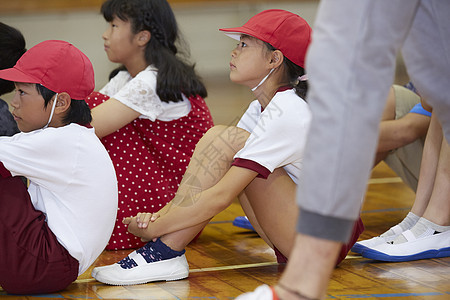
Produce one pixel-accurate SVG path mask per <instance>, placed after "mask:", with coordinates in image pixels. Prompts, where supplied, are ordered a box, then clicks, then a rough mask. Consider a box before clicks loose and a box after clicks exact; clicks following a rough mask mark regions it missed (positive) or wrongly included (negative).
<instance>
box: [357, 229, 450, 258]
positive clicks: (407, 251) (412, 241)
mask: <svg viewBox="0 0 450 300" xmlns="http://www.w3.org/2000/svg"><path fill="white" fill-rule="evenodd" d="M403 236H404V237H405V238H406V239H407V240H408V241H407V242H405V243H401V244H391V243H384V244H381V245H378V246H374V247H372V248H371V249H369V248H367V249H365V250H364V251H363V252H362V256H363V257H366V258H370V259H375V260H380V261H389V262H400V261H412V260H418V259H428V258H439V257H448V256H450V230H447V231H445V232H441V233H437V232H436V233H435V234H433V235H430V236H426V237H423V238H417V239H416V238H415V237H414V234H413V233H412V232H411V231H410V230H407V231H405V232H404V233H403Z"/></svg>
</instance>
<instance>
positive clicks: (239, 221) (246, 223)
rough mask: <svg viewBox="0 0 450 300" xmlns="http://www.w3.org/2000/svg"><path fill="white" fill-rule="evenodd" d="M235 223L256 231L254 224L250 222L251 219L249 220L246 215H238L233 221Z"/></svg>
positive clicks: (237, 225)
mask: <svg viewBox="0 0 450 300" xmlns="http://www.w3.org/2000/svg"><path fill="white" fill-rule="evenodd" d="M233 225H234V226H236V227H240V228H245V229H249V230H253V231H255V228H253V226H252V224H251V223H250V221H249V220H248V218H247V217H246V216H244V217H236V219H234V221H233Z"/></svg>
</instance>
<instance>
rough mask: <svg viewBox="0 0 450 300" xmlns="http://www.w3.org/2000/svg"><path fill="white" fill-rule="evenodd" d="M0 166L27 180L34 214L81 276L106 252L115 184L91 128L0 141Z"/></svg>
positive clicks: (113, 216)
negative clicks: (42, 217)
mask: <svg viewBox="0 0 450 300" xmlns="http://www.w3.org/2000/svg"><path fill="white" fill-rule="evenodd" d="M0 161H1V162H2V163H3V165H4V166H5V168H6V169H8V170H9V171H10V172H11V174H12V175H13V176H25V177H27V178H28V179H29V180H30V185H29V188H28V193H29V194H30V197H31V201H32V204H33V206H34V208H35V209H36V210H39V211H42V212H43V213H44V214H45V216H46V221H47V223H48V226H49V228H50V229H51V231H52V232H53V233H54V234H55V236H56V237H57V239H58V241H59V243H60V244H61V245H62V246H64V247H65V248H66V249H67V251H68V252H69V253H70V255H71V256H72V257H74V258H75V259H77V260H78V262H79V274H82V273H83V272H84V271H86V270H87V268H88V267H89V266H90V265H91V264H92V263H93V262H94V261H95V259H96V258H97V257H98V256H99V255H100V254H101V252H102V251H103V250H104V249H105V247H106V244H107V243H108V241H109V238H110V236H111V233H112V231H113V228H114V224H115V220H116V213H117V197H118V191H117V179H116V173H115V171H114V167H113V164H112V162H111V159H110V158H109V155H108V153H107V152H106V150H105V148H104V147H103V145H102V144H101V142H100V140H99V139H98V138H97V136H96V135H95V132H94V129H93V128H86V127H83V126H80V125H77V124H70V125H66V126H63V127H59V128H53V127H49V128H46V129H40V130H35V131H32V132H28V133H18V134H16V135H14V136H12V137H0Z"/></svg>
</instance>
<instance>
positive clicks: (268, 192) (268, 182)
mask: <svg viewBox="0 0 450 300" xmlns="http://www.w3.org/2000/svg"><path fill="white" fill-rule="evenodd" d="M295 191H296V185H295V183H294V182H293V181H292V179H291V178H290V177H289V175H287V173H286V171H284V169H283V168H279V169H276V170H274V172H273V173H272V174H271V175H269V177H268V178H267V179H263V178H255V179H254V180H253V181H252V183H250V184H249V185H248V186H247V188H246V189H245V195H246V196H247V198H248V203H249V206H248V207H244V210H245V213H246V214H247V216H250V217H253V216H255V217H256V220H257V223H255V224H259V226H260V228H261V230H262V236H265V237H266V238H267V239H268V241H269V245H271V246H272V245H273V246H275V247H276V248H277V249H278V250H280V252H281V253H283V255H285V256H286V257H288V256H289V253H290V251H291V248H292V246H293V243H294V239H295V234H296V231H295V224H296V221H297V216H298V206H297V204H296V202H295ZM249 208H251V210H249Z"/></svg>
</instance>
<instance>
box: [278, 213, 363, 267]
mask: <svg viewBox="0 0 450 300" xmlns="http://www.w3.org/2000/svg"><path fill="white" fill-rule="evenodd" d="M363 231H364V224H363V222H362V220H361V218H359V219H358V220H357V221H356V222H355V225H354V226H353V231H352V236H351V237H350V240H349V242H348V243H347V244H344V245H342V247H341V251H340V252H339V256H338V259H337V261H336V266H337V265H339V264H340V263H341V261H343V260H344V259H345V257H346V256H347V253H348V252H349V251H350V249H352V247H353V245H354V244H355V243H356V241H358V238H359V236H360V235H361V233H362V232H363ZM274 250H275V255H276V257H277V262H278V263H280V264H281V263H287V261H288V260H287V258H286V256H284V255H283V254H282V253H281V252H280V250H278V249H277V248H276V247H275V249H274Z"/></svg>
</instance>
